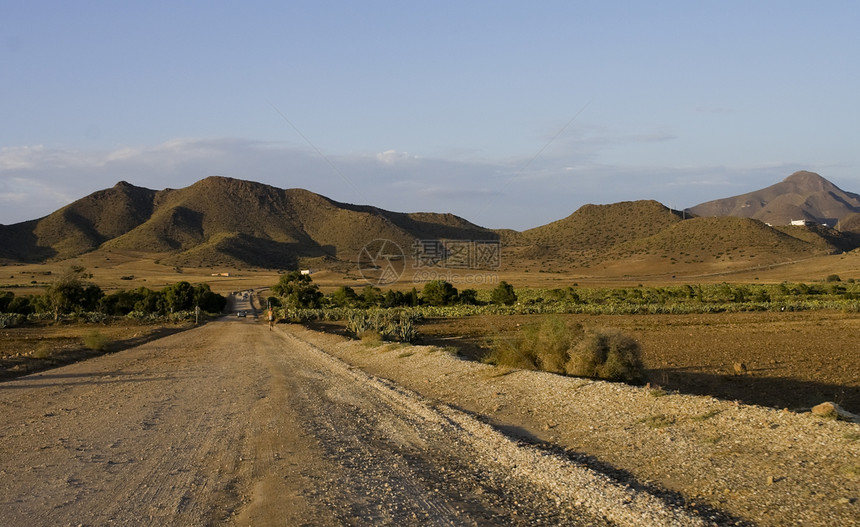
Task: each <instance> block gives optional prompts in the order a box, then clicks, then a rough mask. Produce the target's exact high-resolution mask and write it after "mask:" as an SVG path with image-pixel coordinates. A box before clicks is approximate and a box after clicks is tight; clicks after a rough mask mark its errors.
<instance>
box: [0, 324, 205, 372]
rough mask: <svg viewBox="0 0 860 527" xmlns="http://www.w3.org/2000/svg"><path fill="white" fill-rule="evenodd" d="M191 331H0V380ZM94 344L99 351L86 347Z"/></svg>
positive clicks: (60, 327) (138, 327) (171, 327)
mask: <svg viewBox="0 0 860 527" xmlns="http://www.w3.org/2000/svg"><path fill="white" fill-rule="evenodd" d="M191 327H193V324H191V323H177V324H143V323H137V322H133V321H129V320H125V319H123V320H120V321H115V322H112V323H110V324H65V323H60V324H55V323H49V322H44V323H40V324H37V325H28V326H22V327H15V328H7V329H0V380H5V379H11V378H14V377H20V376H21V375H26V374H28V373H34V372H37V371H42V370H46V369H50V368H56V367H57V366H61V365H64V364H71V363H74V362H77V361H80V360H84V359H89V358H92V357H97V356H99V355H102V354H104V353H114V352H117V351H121V350H124V349H128V348H131V347H134V346H139V345H141V344H144V343H146V342H150V341H152V340H156V339H159V338H162V337H165V336H167V335H172V334H174V333H178V332H180V331H185V330H186V329H189V328H191ZM94 334H95V335H96V336H95V339H93V338H92V337H93V335H94ZM97 342H100V343H101V346H99V348H101V349H95V348H93V347H90V346H92V344H93V343H97ZM88 343H89V344H90V346H88Z"/></svg>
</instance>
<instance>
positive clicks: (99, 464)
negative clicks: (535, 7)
mask: <svg viewBox="0 0 860 527" xmlns="http://www.w3.org/2000/svg"><path fill="white" fill-rule="evenodd" d="M303 334H304V330H303V329H301V328H297V327H286V328H285V327H278V328H277V329H276V330H275V331H269V330H268V328H267V327H266V326H265V325H264V324H260V323H256V321H255V320H253V319H252V318H248V319H239V318H224V319H221V320H219V321H216V322H212V323H209V324H207V325H205V326H203V327H200V328H197V329H193V330H189V331H186V332H184V333H181V334H176V335H172V336H169V337H166V338H163V339H160V340H157V341H153V342H150V343H148V344H145V345H142V346H139V347H137V348H132V349H129V350H126V351H123V352H119V353H115V354H111V355H105V356H102V357H99V358H95V359H91V360H88V361H85V362H81V363H78V364H74V365H71V366H67V367H63V368H58V369H55V370H51V371H48V372H44V373H40V374H35V375H31V376H27V377H22V378H19V379H17V380H14V381H9V382H5V383H2V384H0V408H2V415H3V421H2V423H0V496H2V498H0V524H2V525H10V526H15V525H26V526H28V527H31V526H37V525H76V526H77V525H85V526H89V525H112V524H115V525H222V524H226V525H233V524H235V525H255V526H256V525H384V524H387V525H497V524H505V525H704V524H707V523H709V521H708V518H707V516H704V515H697V514H695V513H693V512H691V511H690V510H689V509H686V508H684V507H679V506H675V505H673V504H672V503H671V500H670V501H667V500H665V499H663V497H661V496H659V495H654V494H652V493H650V492H648V491H647V490H646V489H645V488H644V487H641V486H636V485H629V484H628V483H618V482H617V481H616V480H615V479H613V478H611V477H609V476H607V475H605V474H603V473H601V472H600V471H596V470H593V469H592V468H588V467H587V466H585V465H584V464H582V463H580V462H578V461H577V460H576V459H574V458H572V457H570V456H567V455H566V454H565V453H564V452H563V451H559V450H553V449H546V448H538V447H536V446H533V445H531V444H527V443H524V442H517V441H514V440H511V439H509V438H508V437H506V436H505V435H503V434H502V433H500V432H499V431H498V430H497V429H495V428H493V427H491V426H489V425H488V424H486V423H484V422H483V420H481V419H479V418H478V417H477V416H474V415H472V414H467V413H465V412H463V411H461V410H458V409H456V408H455V407H453V406H449V405H447V404H444V403H442V402H437V401H435V400H433V399H426V398H424V397H423V396H420V395H418V394H417V393H415V392H413V391H410V390H407V389H405V388H403V387H401V386H399V385H397V384H394V383H393V382H390V381H386V380H384V379H380V378H377V377H373V376H371V375H368V374H367V373H365V372H363V371H362V370H360V369H357V368H356V367H354V366H350V365H349V364H347V363H345V362H343V361H342V360H340V359H338V358H335V357H333V356H332V355H331V354H330V353H326V352H325V351H323V350H322V349H320V348H319V347H317V346H315V345H314V344H312V343H310V342H309V341H308V340H307V339H306V338H301V336H302V335H303ZM334 345H336V346H337V345H339V344H337V343H335V344H334ZM343 345H344V346H348V345H349V343H343Z"/></svg>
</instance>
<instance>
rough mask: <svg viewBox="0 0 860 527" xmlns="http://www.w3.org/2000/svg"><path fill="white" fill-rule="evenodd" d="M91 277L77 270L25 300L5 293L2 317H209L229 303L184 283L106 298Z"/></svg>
mask: <svg viewBox="0 0 860 527" xmlns="http://www.w3.org/2000/svg"><path fill="white" fill-rule="evenodd" d="M90 277H91V275H88V274H87V273H85V272H84V270H83V268H80V267H75V268H72V269H70V270H69V271H68V272H66V273H64V274H63V275H62V276H61V277H60V278H58V279H57V280H56V281H54V282H53V283H52V284H51V285H49V286H48V287H47V288H46V289H45V292H44V293H43V294H41V295H31V296H27V297H22V296H15V294H14V293H12V292H8V291H7V292H2V293H0V313H17V314H21V315H29V314H31V313H50V314H51V315H53V317H54V319H55V320H57V319H59V318H60V316H61V315H67V314H71V313H84V312H98V313H103V314H105V315H127V314H129V313H131V312H132V311H136V312H141V313H146V314H158V315H166V314H169V313H175V312H178V311H187V310H191V309H194V308H195V307H197V306H199V307H200V309H201V310H203V311H206V312H209V313H220V312H221V311H223V310H224V307H225V306H226V304H227V299H226V298H225V297H224V296H222V295H219V294H218V293H215V292H213V291H212V290H211V289H210V288H209V285H208V284H200V285H196V286H194V285H191V284H190V283H188V282H184V281H183V282H177V283H175V284H173V285H170V286H167V287H165V288H163V289H161V290H159V291H153V290H151V289H148V288H146V287H139V288H137V289H133V290H128V291H116V292H114V293H111V294H105V293H104V291H102V289H101V288H100V287H99V286H97V285H95V284H91V283H88V282H87V281H86V279H87V278H90Z"/></svg>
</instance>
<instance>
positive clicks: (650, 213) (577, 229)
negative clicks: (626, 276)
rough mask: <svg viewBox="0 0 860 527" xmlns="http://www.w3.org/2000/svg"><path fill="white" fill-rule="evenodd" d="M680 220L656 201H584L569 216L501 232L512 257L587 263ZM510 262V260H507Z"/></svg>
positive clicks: (567, 264)
mask: <svg viewBox="0 0 860 527" xmlns="http://www.w3.org/2000/svg"><path fill="white" fill-rule="evenodd" d="M679 221H682V218H681V214H680V213H679V212H677V211H673V210H671V209H669V208H667V207H666V206H665V205H662V204H661V203H658V202H656V201H624V202H620V203H613V204H610V205H584V206H582V207H580V208H579V209H577V210H576V211H575V212H574V213H573V214H571V215H570V216H568V217H566V218H563V219H561V220H558V221H554V222H552V223H548V224H547V225H543V226H541V227H536V228H534V229H529V230H526V231H523V232H522V233H513V232H507V231H505V232H502V231H500V233H501V234H502V240H503V241H504V242H506V245H505V250H506V252H507V253H508V254H509V255H511V256H513V260H530V261H533V262H537V263H538V264H541V265H544V266H551V267H553V268H555V266H552V264H551V261H555V262H556V264H560V265H561V266H562V267H570V266H579V265H589V264H590V263H593V262H594V261H597V260H600V259H602V257H603V255H605V254H606V252H607V251H608V250H609V249H611V248H613V247H615V246H618V245H621V244H624V243H627V242H630V241H632V240H638V239H641V238H647V237H648V236H652V235H654V234H656V233H659V232H661V231H663V230H664V229H666V228H668V227H670V226H671V225H673V224H675V223H677V222H679ZM508 263H511V262H508Z"/></svg>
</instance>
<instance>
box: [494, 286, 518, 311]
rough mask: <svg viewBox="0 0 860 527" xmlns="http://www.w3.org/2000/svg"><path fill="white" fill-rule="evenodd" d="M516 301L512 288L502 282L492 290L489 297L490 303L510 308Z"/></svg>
mask: <svg viewBox="0 0 860 527" xmlns="http://www.w3.org/2000/svg"><path fill="white" fill-rule="evenodd" d="M516 301H517V294H516V293H515V292H514V286H512V285H511V284H509V283H507V282H505V281H504V280H502V281H501V282H499V285H498V286H496V288H495V289H493V293H492V295H490V302H492V303H494V304H501V305H506V306H510V305H513V304H514V303H515V302H516Z"/></svg>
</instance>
